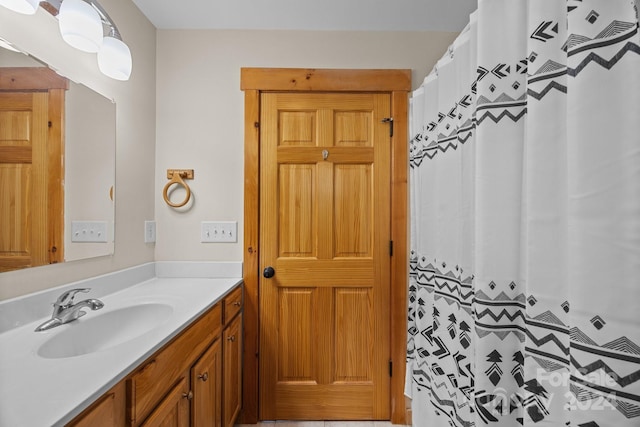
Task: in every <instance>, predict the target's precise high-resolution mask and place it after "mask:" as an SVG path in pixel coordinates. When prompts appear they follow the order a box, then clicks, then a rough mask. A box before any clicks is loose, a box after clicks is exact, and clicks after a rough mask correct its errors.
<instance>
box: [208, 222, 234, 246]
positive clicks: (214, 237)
mask: <svg viewBox="0 0 640 427" xmlns="http://www.w3.org/2000/svg"><path fill="white" fill-rule="evenodd" d="M237 232H238V223H237V222H236V221H202V222H201V223H200V241H201V242H202V243H212V242H223V243H233V242H237V241H238V236H237Z"/></svg>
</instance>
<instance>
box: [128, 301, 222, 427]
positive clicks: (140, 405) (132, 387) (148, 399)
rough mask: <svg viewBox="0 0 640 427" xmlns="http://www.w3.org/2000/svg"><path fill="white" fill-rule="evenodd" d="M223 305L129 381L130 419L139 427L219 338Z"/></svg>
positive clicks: (213, 309)
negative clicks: (194, 362)
mask: <svg viewBox="0 0 640 427" xmlns="http://www.w3.org/2000/svg"><path fill="white" fill-rule="evenodd" d="M221 313H222V306H221V304H216V305H215V306H214V307H213V308H212V309H211V310H209V311H208V312H207V313H206V314H204V315H203V316H202V317H201V318H200V320H198V321H196V323H194V324H193V325H192V326H190V327H189V328H188V329H187V330H186V331H184V332H183V333H182V334H180V335H179V336H178V337H177V338H176V339H175V340H173V341H172V342H170V343H169V344H167V345H166V346H165V347H164V348H163V349H161V350H160V351H158V352H157V353H156V354H155V355H154V356H151V358H149V360H148V362H147V363H145V364H144V365H143V366H142V367H141V368H140V369H139V370H138V371H137V372H136V373H134V374H133V375H132V376H131V378H130V379H129V391H130V392H129V396H130V397H131V400H130V402H129V404H130V407H129V418H130V420H131V422H132V425H133V426H138V425H140V423H141V422H142V421H144V419H145V418H146V417H147V416H148V415H149V414H150V413H151V411H152V410H153V408H154V407H155V406H156V405H157V404H158V403H159V402H160V400H161V399H162V398H163V397H164V395H165V393H166V392H167V390H169V389H170V388H171V386H172V385H174V384H175V382H176V381H177V380H178V379H179V378H180V376H181V375H182V374H183V373H184V372H185V371H186V370H188V369H189V367H190V364H191V363H193V361H194V360H196V359H197V358H198V357H199V355H200V354H202V353H203V352H204V350H205V349H206V348H207V347H209V345H210V344H211V342H212V341H213V340H214V339H215V338H216V337H217V336H218V335H219V333H220V328H221V325H222V321H221V320H222V319H221Z"/></svg>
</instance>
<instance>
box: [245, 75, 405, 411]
mask: <svg viewBox="0 0 640 427" xmlns="http://www.w3.org/2000/svg"><path fill="white" fill-rule="evenodd" d="M240 89H241V90H242V91H244V252H243V254H244V255H243V262H244V263H243V266H244V268H243V270H244V271H243V278H244V292H245V294H244V302H245V305H244V331H245V332H244V334H245V335H244V350H243V355H244V362H243V408H242V412H241V415H240V420H239V422H241V423H243V424H255V423H257V422H258V401H259V400H258V398H259V396H258V390H259V387H258V379H259V376H258V366H259V360H258V357H259V355H258V348H259V346H258V344H259V343H258V339H259V325H260V324H259V311H258V307H259V293H258V286H259V282H260V265H259V262H260V261H259V258H260V257H259V253H258V248H259V231H260V215H259V213H260V199H259V196H260V155H259V153H260V93H261V92H263V91H270V92H274V91H275V92H354V93H355V92H379V93H380V92H381V93H389V94H390V95H391V115H392V117H393V136H392V138H391V147H392V148H391V151H392V153H391V239H392V240H393V256H392V258H391V295H390V306H391V307H390V308H391V319H390V322H391V346H390V347H391V361H392V363H393V376H392V377H391V393H390V395H391V402H390V405H391V422H392V423H394V424H406V423H407V422H408V421H409V420H407V418H406V412H407V411H406V404H405V397H404V373H405V372H404V371H405V362H406V324H407V308H406V307H407V283H408V262H409V256H408V251H409V249H408V190H407V177H408V170H409V153H408V145H409V144H408V124H409V116H408V105H409V91H410V90H411V70H407V69H384V70H380V69H379V70H365V69H307V68H241V70H240Z"/></svg>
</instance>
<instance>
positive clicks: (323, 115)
mask: <svg viewBox="0 0 640 427" xmlns="http://www.w3.org/2000/svg"><path fill="white" fill-rule="evenodd" d="M260 110H261V120H260V221H261V224H260V250H259V253H260V264H261V269H264V268H265V267H267V266H270V267H273V269H274V270H275V275H274V276H273V277H271V278H261V279H260V412H261V416H260V418H261V419H263V420H275V419H294V420H304V419H307V420H332V419H333V420H335V419H338V420H349V419H351V420H358V419H388V418H389V414H390V405H389V393H390V378H389V360H390V345H389V342H390V336H389V333H390V332H389V324H390V314H389V313H390V304H389V298H390V269H391V256H390V253H389V252H390V249H389V247H390V240H391V228H390V224H391V218H390V212H391V208H390V201H391V196H390V194H391V193H390V185H391V184H390V183H391V137H390V132H389V124H388V123H385V122H384V119H385V118H388V117H389V115H390V111H391V100H390V96H389V95H388V94H379V93H378V94H376V93H358V94H353V93H263V94H262V95H261V104H260Z"/></svg>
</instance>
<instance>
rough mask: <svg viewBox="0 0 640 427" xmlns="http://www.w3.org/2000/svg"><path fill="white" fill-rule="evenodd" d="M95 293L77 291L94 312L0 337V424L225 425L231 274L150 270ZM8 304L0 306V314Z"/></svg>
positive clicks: (235, 358) (234, 385)
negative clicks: (95, 305)
mask: <svg viewBox="0 0 640 427" xmlns="http://www.w3.org/2000/svg"><path fill="white" fill-rule="evenodd" d="M82 286H83V287H91V284H89V285H87V284H84V283H83V284H82ZM94 289H96V288H94ZM96 293H97V294H98V295H93V296H92V295H91V294H87V297H89V296H91V297H98V298H99V299H100V300H101V301H103V302H104V309H101V310H97V311H89V312H87V314H86V315H84V316H82V317H81V318H79V319H78V320H75V321H73V322H70V323H68V324H65V325H61V326H59V327H55V328H52V329H50V330H47V331H43V332H34V328H35V327H36V326H37V325H38V324H39V323H40V322H41V321H42V320H46V319H42V318H39V319H38V321H35V322H29V323H26V324H24V325H20V326H18V327H15V328H13V329H10V330H5V331H4V332H3V333H1V334H0V376H1V377H2V385H0V426H5V425H6V426H12V427H13V426H15V427H19V426H35V425H43V426H44V425H53V426H65V425H67V426H76V427H77V426H91V427H96V426H98V427H99V426H110V427H111V426H131V427H138V426H185V427H186V426H189V425H191V426H204V425H207V426H216V427H219V426H222V427H232V426H233V425H234V422H235V420H236V418H237V416H238V413H239V411H240V408H241V396H242V388H241V384H242V357H241V355H242V336H243V333H242V311H243V298H242V296H243V288H242V279H241V278H240V275H239V276H238V277H231V278H179V277H154V278H151V279H148V280H145V281H143V282H141V283H138V284H135V285H133V286H128V287H125V288H123V289H121V290H119V291H117V292H114V293H110V294H106V295H104V296H102V295H100V287H98V289H97V290H96ZM54 300H55V299H54ZM49 306H50V305H49ZM15 309H16V308H15V307H10V306H9V305H7V306H5V307H3V304H0V313H1V312H4V313H1V314H2V315H3V316H4V315H6V314H7V312H11V311H14V310H15ZM105 325H106V326H105ZM69 336H71V337H73V338H78V339H76V340H69V338H68V337H69ZM93 337H95V338H93ZM8 346H9V347H11V349H10V350H9V349H8Z"/></svg>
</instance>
